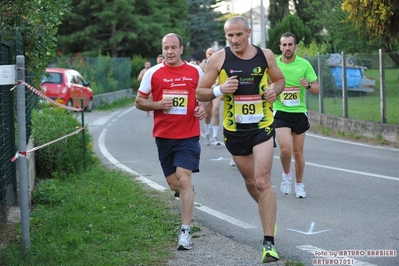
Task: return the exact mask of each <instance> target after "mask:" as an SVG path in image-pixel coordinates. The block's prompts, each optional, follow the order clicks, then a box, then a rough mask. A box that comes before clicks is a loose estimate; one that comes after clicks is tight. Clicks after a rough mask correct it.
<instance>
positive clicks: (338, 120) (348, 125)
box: [308, 111, 399, 143]
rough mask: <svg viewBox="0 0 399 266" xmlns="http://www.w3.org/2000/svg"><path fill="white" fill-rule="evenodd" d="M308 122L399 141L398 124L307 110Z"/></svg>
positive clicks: (370, 136) (337, 129) (335, 129)
mask: <svg viewBox="0 0 399 266" xmlns="http://www.w3.org/2000/svg"><path fill="white" fill-rule="evenodd" d="M308 113H309V122H310V124H311V125H312V124H313V125H319V126H322V127H326V128H329V129H331V130H333V131H339V132H348V133H349V132H350V133H352V134H358V135H360V136H364V137H368V138H382V139H383V140H385V141H389V142H396V143H399V125H390V124H389V125H388V124H381V123H375V122H367V121H360V120H354V119H348V118H343V117H337V116H333V115H329V114H321V113H318V112H314V111H309V112H308Z"/></svg>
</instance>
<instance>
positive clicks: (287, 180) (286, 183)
mask: <svg viewBox="0 0 399 266" xmlns="http://www.w3.org/2000/svg"><path fill="white" fill-rule="evenodd" d="M291 179H292V176H291V172H290V173H289V174H288V175H286V174H284V173H283V182H281V186H280V189H281V192H283V193H284V194H285V195H288V194H290V193H291Z"/></svg>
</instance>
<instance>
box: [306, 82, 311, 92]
mask: <svg viewBox="0 0 399 266" xmlns="http://www.w3.org/2000/svg"><path fill="white" fill-rule="evenodd" d="M310 87H312V83H310V82H309V83H308V86H307V87H306V89H307V90H308V89H310Z"/></svg>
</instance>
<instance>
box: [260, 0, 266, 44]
mask: <svg viewBox="0 0 399 266" xmlns="http://www.w3.org/2000/svg"><path fill="white" fill-rule="evenodd" d="M260 41H261V46H262V47H264V48H266V23H265V7H264V6H263V0H260Z"/></svg>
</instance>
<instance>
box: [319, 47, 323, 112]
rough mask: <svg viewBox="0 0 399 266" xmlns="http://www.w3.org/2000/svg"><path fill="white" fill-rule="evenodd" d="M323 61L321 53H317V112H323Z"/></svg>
mask: <svg viewBox="0 0 399 266" xmlns="http://www.w3.org/2000/svg"><path fill="white" fill-rule="evenodd" d="M323 63H324V62H323V61H322V58H321V53H320V52H318V53H317V67H318V70H317V72H318V73H319V77H318V81H319V86H320V90H319V112H320V113H324V103H323Z"/></svg>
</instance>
